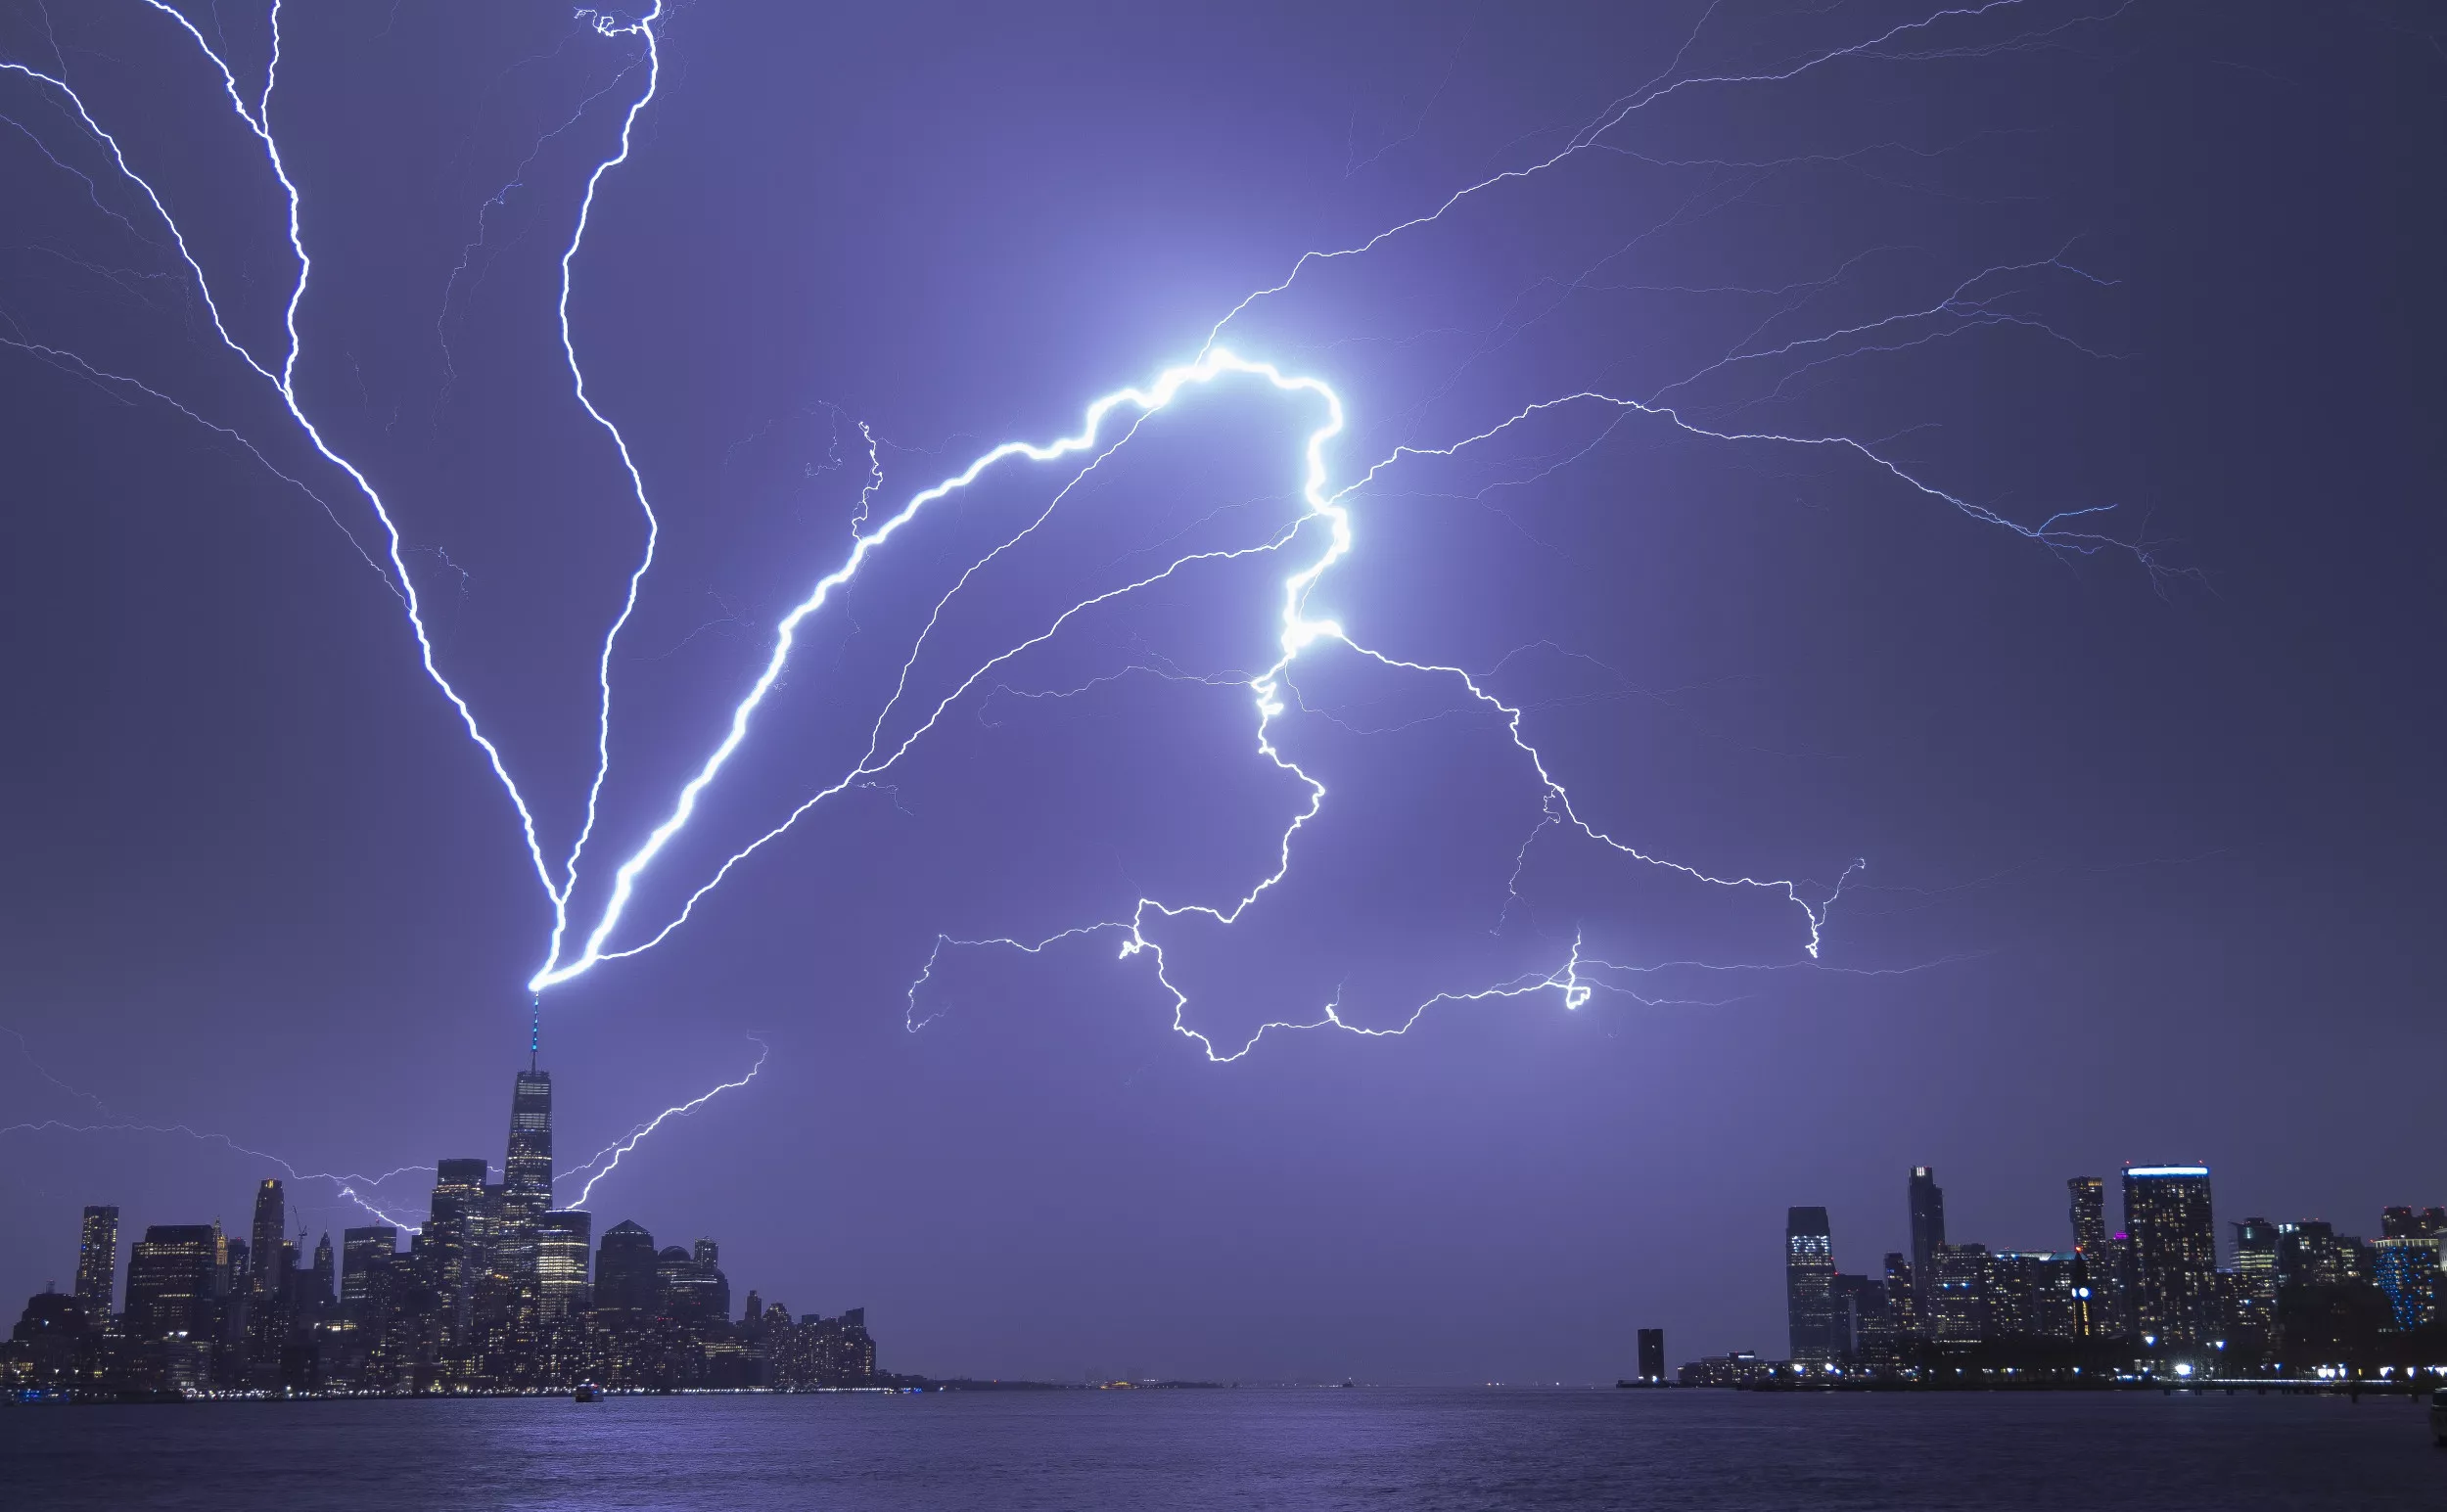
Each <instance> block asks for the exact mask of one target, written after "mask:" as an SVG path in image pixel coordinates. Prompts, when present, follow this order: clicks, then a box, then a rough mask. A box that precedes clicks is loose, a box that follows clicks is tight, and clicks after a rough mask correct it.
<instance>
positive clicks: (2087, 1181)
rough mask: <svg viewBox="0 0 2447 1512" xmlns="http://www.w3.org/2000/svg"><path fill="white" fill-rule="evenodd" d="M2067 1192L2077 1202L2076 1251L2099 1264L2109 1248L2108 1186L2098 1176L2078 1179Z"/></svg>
mask: <svg viewBox="0 0 2447 1512" xmlns="http://www.w3.org/2000/svg"><path fill="white" fill-rule="evenodd" d="M2064 1188H2065V1191H2066V1192H2067V1193H2068V1194H2070V1195H2071V1197H2072V1199H2073V1202H2072V1212H2071V1214H2070V1215H2071V1217H2072V1219H2073V1248H2074V1249H2076V1250H2078V1251H2080V1252H2081V1253H2082V1255H2084V1256H2085V1257H2087V1258H2089V1259H2090V1260H2098V1259H2099V1258H2100V1257H2101V1255H2103V1254H2105V1253H2106V1247H2107V1183H2106V1182H2105V1181H2103V1180H2101V1179H2100V1178H2099V1177H2097V1176H2075V1177H2073V1178H2072V1179H2070V1180H2068V1181H2066V1182H2065V1184H2064Z"/></svg>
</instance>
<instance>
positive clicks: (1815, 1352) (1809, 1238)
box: [1784, 1208, 1844, 1361]
mask: <svg viewBox="0 0 2447 1512" xmlns="http://www.w3.org/2000/svg"><path fill="white" fill-rule="evenodd" d="M1834 1280H1835V1241H1834V1238H1833V1236H1832V1235H1831V1234H1830V1233H1829V1231H1828V1229H1827V1222H1826V1210H1825V1209H1824V1208H1791V1209H1787V1210H1786V1211H1785V1214H1784V1308H1785V1318H1786V1323H1787V1325H1788V1329H1789V1332H1790V1334H1791V1341H1792V1352H1793V1355H1792V1357H1793V1358H1795V1359H1798V1360H1811V1361H1825V1360H1831V1359H1838V1358H1841V1357H1842V1355H1843V1353H1844V1349H1843V1341H1842V1340H1841V1339H1839V1338H1838V1337H1837V1336H1836V1334H1837V1331H1836V1327H1835V1299H1834V1295H1833V1285H1834Z"/></svg>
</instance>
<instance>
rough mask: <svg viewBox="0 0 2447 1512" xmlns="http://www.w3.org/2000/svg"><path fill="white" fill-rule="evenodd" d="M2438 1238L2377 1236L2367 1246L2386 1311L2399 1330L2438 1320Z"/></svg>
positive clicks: (2422, 1325) (2419, 1326)
mask: <svg viewBox="0 0 2447 1512" xmlns="http://www.w3.org/2000/svg"><path fill="white" fill-rule="evenodd" d="M2439 1247H2440V1241H2438V1240H2436V1239H2430V1238H2422V1239H2416V1238H2413V1237H2411V1236H2410V1235H2408V1236H2406V1237H2404V1238H2401V1239H2381V1240H2378V1242H2376V1243H2374V1244H2373V1245H2372V1246H2371V1251H2372V1260H2373V1262H2374V1265H2373V1270H2374V1276H2375V1279H2377V1281H2378V1288H2379V1290H2380V1291H2382V1292H2384V1293H2386V1294H2387V1306H2388V1310H2389V1311H2390V1312H2391V1313H2393V1314H2394V1316H2395V1319H2396V1326H2397V1327H2398V1328H2401V1329H2415V1328H2424V1327H2427V1326H2428V1325H2429V1324H2431V1323H2434V1322H2436V1321H2438V1293H2439V1280H2440V1271H2439Z"/></svg>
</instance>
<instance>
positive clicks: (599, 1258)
mask: <svg viewBox="0 0 2447 1512" xmlns="http://www.w3.org/2000/svg"><path fill="white" fill-rule="evenodd" d="M654 1267H655V1250H654V1235H652V1234H650V1233H648V1232H647V1231H646V1230H645V1229H644V1228H643V1227H641V1226H640V1225H639V1224H638V1223H636V1222H635V1221H634V1220H626V1219H624V1220H623V1221H622V1222H619V1223H616V1224H614V1225H613V1226H612V1228H611V1229H610V1230H609V1231H608V1232H606V1233H605V1234H604V1236H603V1243H602V1244H601V1245H600V1246H599V1247H597V1249H596V1251H595V1314H596V1316H598V1317H600V1318H602V1319H603V1320H604V1321H605V1322H607V1323H610V1324H613V1325H614V1326H620V1325H623V1324H637V1323H643V1322H645V1321H646V1320H647V1319H649V1318H651V1317H653V1316H654V1315H655V1300H656V1299H655V1270H654Z"/></svg>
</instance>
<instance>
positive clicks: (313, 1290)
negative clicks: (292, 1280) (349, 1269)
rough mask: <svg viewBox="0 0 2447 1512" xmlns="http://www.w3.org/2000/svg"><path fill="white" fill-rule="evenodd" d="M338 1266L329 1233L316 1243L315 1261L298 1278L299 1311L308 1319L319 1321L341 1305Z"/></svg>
mask: <svg viewBox="0 0 2447 1512" xmlns="http://www.w3.org/2000/svg"><path fill="white" fill-rule="evenodd" d="M338 1280H339V1272H338V1266H337V1265H336V1263H335V1262H334V1259H333V1256H332V1236H331V1234H330V1233H329V1232H328V1231H327V1232H325V1233H324V1235H323V1237H322V1238H321V1239H320V1240H318V1241H317V1242H316V1243H315V1246H314V1261H313V1263H312V1264H310V1265H308V1266H307V1267H306V1268H305V1269H304V1270H302V1271H300V1273H299V1276H298V1287H297V1298H298V1310H299V1311H300V1313H301V1314H303V1315H305V1316H306V1317H308V1318H313V1319H319V1318H321V1317H322V1316H323V1315H324V1314H326V1313H328V1312H330V1311H331V1310H332V1309H333V1308H334V1307H335V1306H338V1305H339V1301H340V1294H339V1288H338V1286H337V1284H336V1283H337V1282H338Z"/></svg>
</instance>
